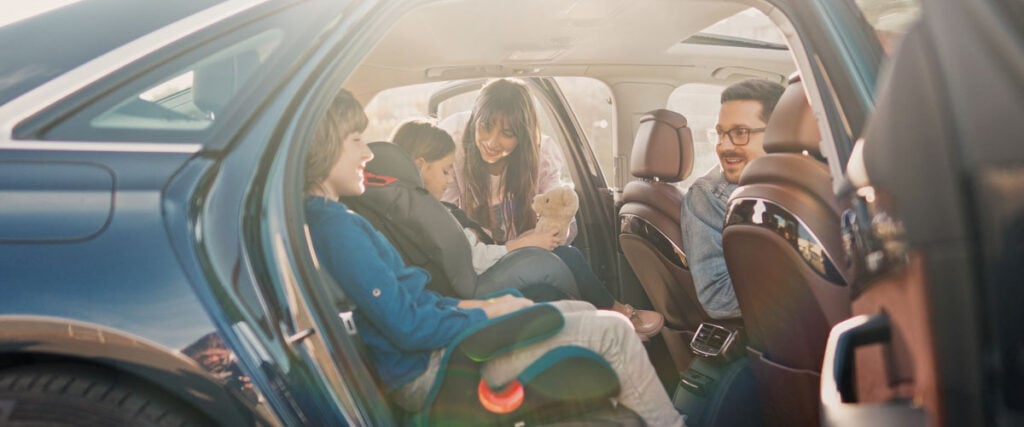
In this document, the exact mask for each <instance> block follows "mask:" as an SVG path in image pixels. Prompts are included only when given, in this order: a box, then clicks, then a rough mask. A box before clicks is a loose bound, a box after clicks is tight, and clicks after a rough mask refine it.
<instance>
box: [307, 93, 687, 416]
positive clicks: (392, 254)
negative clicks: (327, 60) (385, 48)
mask: <svg viewBox="0 0 1024 427" xmlns="http://www.w3.org/2000/svg"><path fill="white" fill-rule="evenodd" d="M366 125H367V117H366V115H365V114H364V113H363V111H362V107H361V106H360V105H359V102H358V101H356V100H355V98H354V97H353V96H352V95H351V94H350V93H349V92H347V91H342V92H341V93H339V95H338V96H337V97H336V98H335V99H334V100H333V101H332V103H331V105H330V106H329V108H328V111H327V114H326V116H325V118H324V119H323V120H321V122H320V123H319V124H318V126H317V129H316V130H315V131H314V133H313V141H312V142H311V145H310V148H309V151H308V153H307V156H306V162H305V171H304V180H303V190H304V193H305V194H306V200H305V212H306V222H307V225H308V227H309V235H310V238H311V240H312V244H313V249H314V251H315V254H316V256H317V259H318V262H319V264H320V265H321V266H322V268H324V270H325V271H327V272H328V273H329V274H330V275H331V277H332V278H333V279H334V281H335V282H337V283H338V285H339V286H341V287H342V288H343V290H344V292H345V295H347V296H348V297H349V298H350V299H351V300H352V301H353V302H354V303H355V305H356V307H357V309H356V310H355V314H354V321H355V323H356V326H357V328H358V329H359V331H360V334H361V336H362V338H363V340H364V341H365V342H366V345H367V347H368V348H369V352H370V355H371V357H372V358H373V360H374V367H375V369H376V371H377V374H378V377H379V378H380V380H381V381H382V382H383V383H384V386H385V388H386V391H387V392H388V394H389V395H391V396H392V397H393V398H394V399H395V401H396V403H398V404H399V405H400V406H402V407H403V408H404V409H406V410H409V411H414V412H415V411H419V410H420V409H422V406H423V405H424V403H425V399H426V395H427V393H428V391H429V390H430V387H431V385H432V384H433V383H434V380H435V378H436V376H437V375H438V371H439V370H440V369H441V366H440V365H441V363H440V362H441V360H442V356H443V352H444V351H445V350H444V349H445V347H446V346H447V345H448V344H449V343H450V342H451V341H452V340H453V339H454V338H455V337H456V336H458V335H459V334H460V333H462V332H463V331H464V330H466V329H467V328H468V327H470V326H472V325H474V324H476V323H479V322H482V321H484V320H486V319H489V318H494V317H498V316H501V315H503V314H506V313H511V312H513V311H516V310H519V309H522V308H524V307H527V306H529V305H531V304H533V302H532V301H530V300H528V299H525V298H519V297H514V296H510V295H506V296H503V297H500V298H495V299H492V300H486V301H483V300H458V299H454V298H446V297H442V296H440V295H438V294H436V293H434V292H432V291H429V290H425V289H424V286H425V285H426V283H427V280H428V277H427V274H426V273H425V272H424V271H423V270H421V269H419V268H416V267H409V266H407V265H405V263H404V262H403V261H402V258H401V256H399V254H398V252H397V251H396V250H395V248H394V247H393V246H392V245H391V244H390V243H388V241H387V240H385V239H384V238H383V237H382V236H381V235H380V233H378V232H377V231H376V230H375V229H374V228H373V226H372V225H370V223H369V222H367V221H366V220H365V219H364V218H362V217H361V216H359V215H358V214H356V213H354V212H352V211H350V210H348V209H347V208H346V207H345V205H344V204H343V203H341V202H339V201H338V198H339V197H340V196H354V195H359V194H361V193H362V192H363V191H364V190H365V187H364V184H363V170H364V168H365V167H366V163H367V162H369V161H370V160H371V159H372V158H373V152H372V151H370V149H369V148H368V147H367V145H366V143H365V142H363V141H362V139H361V133H362V131H363V130H364V129H365V128H366ZM553 305H554V306H555V307H557V308H558V309H559V310H560V311H561V312H562V313H563V316H564V319H565V325H564V327H563V328H562V329H561V331H559V332H558V333H556V334H555V335H553V336H551V337H549V338H547V339H544V340H541V341H538V342H536V343H532V344H529V345H526V346H524V347H521V348H519V349H516V350H513V351H510V352H508V353H505V354H503V355H501V356H498V357H496V358H495V359H492V360H491V361H489V362H487V363H486V364H485V365H484V368H483V371H482V374H483V376H484V378H485V379H486V380H487V382H488V383H490V384H505V383H507V382H508V381H510V380H511V379H513V378H514V377H515V376H516V375H517V374H518V373H520V372H521V371H522V370H523V369H525V368H526V367H527V366H529V365H530V364H531V363H532V362H533V361H535V360H537V359H538V358H539V357H541V356H543V355H544V354H545V353H547V352H548V351H550V350H551V349H553V348H555V347H559V346H563V345H575V346H580V347H584V348H588V349H590V350H592V351H594V352H595V353H597V354H599V355H601V356H602V357H603V358H604V359H605V360H606V361H607V362H608V363H609V364H610V366H611V368H612V369H613V370H614V371H615V373H616V375H617V376H618V378H619V381H620V392H619V394H618V395H617V396H616V400H617V401H618V402H619V404H621V405H623V406H625V407H627V408H629V409H631V410H632V411H634V412H635V413H636V414H637V415H639V416H640V417H641V418H642V419H643V420H644V422H645V423H646V424H647V425H652V426H681V425H683V419H682V417H681V416H680V415H679V413H678V412H677V411H676V410H675V408H674V407H673V406H672V402H671V401H670V400H669V398H668V395H667V394H666V393H665V390H664V389H663V388H662V385H661V383H660V381H659V380H658V378H657V376H656V374H655V371H654V368H653V367H652V366H651V364H650V362H649V360H648V358H647V354H646V351H645V350H644V348H643V345H642V344H641V343H640V340H639V339H638V338H637V337H636V336H635V334H634V333H633V328H632V327H631V326H630V324H629V323H628V322H627V320H626V319H625V318H624V317H622V316H620V315H618V314H615V313H611V312H608V311H598V310H596V309H595V308H594V307H593V306H592V305H591V304H589V303H586V302H583V301H559V302H555V303H553Z"/></svg>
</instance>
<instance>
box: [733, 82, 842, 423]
mask: <svg viewBox="0 0 1024 427" xmlns="http://www.w3.org/2000/svg"><path fill="white" fill-rule="evenodd" d="M819 141H820V137H819V133H818V129H817V124H816V122H815V119H814V115H813V112H812V111H811V109H810V106H809V105H808V103H807V98H806V96H805V94H804V90H803V86H802V85H801V84H800V83H799V80H796V81H793V82H791V84H790V85H789V87H788V88H787V89H786V91H785V92H784V94H783V95H782V98H781V99H780V100H779V102H778V104H777V105H776V107H775V111H774V113H773V114H772V117H771V119H770V120H769V122H768V129H767V130H766V131H765V143H764V147H765V151H766V152H768V154H767V155H765V156H762V157H760V158H757V159H755V160H753V161H751V162H750V164H749V165H748V166H747V168H746V169H745V170H744V171H743V174H742V176H741V177H740V182H739V185H740V186H739V188H737V189H736V191H735V192H733V194H732V196H731V197H730V207H734V206H738V205H739V204H740V203H741V202H742V201H743V200H759V201H762V202H760V203H762V205H761V206H767V205H769V204H771V205H775V206H776V207H778V208H780V209H781V210H782V211H784V212H787V213H788V214H789V215H791V216H792V217H793V218H795V221H797V222H799V224H796V225H794V224H788V226H789V227H794V229H795V228H796V227H799V229H801V230H803V231H804V234H801V235H799V236H796V235H791V234H790V235H787V234H786V233H780V232H778V231H777V230H773V229H771V228H770V227H765V225H764V224H763V223H762V224H756V223H753V222H756V220H755V221H753V222H752V223H745V222H742V221H735V220H733V218H730V219H727V223H726V227H725V230H724V232H723V235H722V246H723V251H724V254H725V261H726V265H727V267H728V269H729V275H730V277H731V278H732V283H733V288H734V289H735V291H736V298H737V300H738V302H739V305H740V310H742V312H743V321H744V324H745V325H746V330H747V336H748V339H749V349H750V356H751V358H752V359H753V360H752V361H751V363H752V366H753V367H754V370H753V372H754V375H755V380H756V381H757V383H758V390H759V392H760V394H761V397H762V402H761V403H762V411H763V413H764V421H765V423H766V424H767V425H787V426H793V425H796V426H800V425H807V426H812V425H818V423H819V418H818V413H819V408H818V382H817V379H818V378H820V371H821V363H822V359H823V357H824V351H825V344H826V341H827V339H828V334H829V331H830V330H831V328H832V326H833V325H834V324H835V323H837V322H839V321H841V320H843V319H846V318H847V317H849V315H850V296H849V289H848V287H847V286H846V284H845V283H833V282H831V281H829V280H828V279H826V278H825V277H823V275H822V274H821V273H820V272H818V271H816V270H815V268H814V267H813V266H812V265H813V264H814V263H813V262H811V261H808V258H811V259H814V256H817V257H819V258H818V259H819V262H821V261H820V260H821V259H824V260H826V261H831V264H832V265H833V266H834V268H836V269H838V270H839V271H838V277H840V278H845V277H847V276H846V274H845V273H846V272H845V270H844V269H845V268H846V266H847V262H846V257H845V252H844V251H843V246H842V238H841V229H840V214H841V210H840V208H839V206H838V203H837V202H836V198H835V195H834V194H833V191H832V180H831V175H830V173H829V170H828V167H827V166H826V165H825V164H823V163H822V162H820V161H819V160H818V159H817V158H816V157H814V156H816V155H819V148H818V147H819ZM804 152H806V153H807V154H808V155H805V154H802V153H804ZM755 218H756V216H755ZM782 226H783V225H779V227H782ZM787 236H788V237H787ZM811 253H813V256H812V255H811ZM840 281H842V280H840ZM787 385H788V386H787Z"/></svg>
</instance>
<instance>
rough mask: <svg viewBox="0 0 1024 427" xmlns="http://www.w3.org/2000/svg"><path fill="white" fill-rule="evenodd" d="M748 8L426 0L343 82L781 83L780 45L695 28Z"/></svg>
mask: <svg viewBox="0 0 1024 427" xmlns="http://www.w3.org/2000/svg"><path fill="white" fill-rule="evenodd" d="M750 7H751V6H750V4H747V2H743V1H742V0H741V1H740V2H708V1H704V0H679V1H675V2H665V1H659V0H607V1H602V2H589V3H587V2H579V1H577V0H517V1H515V2H508V1H501V0H473V1H465V0H452V1H444V2H436V3H430V4H427V5H425V6H422V7H419V8H416V9H415V10H412V11H411V12H409V13H407V14H406V15H404V16H402V17H401V18H400V19H399V20H398V21H397V22H396V23H395V24H394V25H393V26H391V27H390V28H389V29H388V31H387V33H386V34H385V35H384V36H383V38H382V39H381V40H380V41H379V42H378V43H377V45H376V47H375V49H374V50H373V51H372V52H371V53H370V54H369V55H368V56H367V58H366V59H365V61H363V63H362V64H361V65H360V66H359V68H358V69H357V70H356V71H355V73H354V74H353V75H352V77H351V78H350V79H349V81H348V82H346V87H348V88H349V89H351V90H353V92H354V93H356V95H357V96H358V97H360V98H362V99H369V98H370V97H372V95H373V94H374V93H376V92H377V91H380V90H382V89H386V88H389V87H396V86H403V85H408V84H414V83H424V82H429V81H446V80H456V79H466V78H477V77H500V76H512V77H529V76H533V75H543V76H580V77H592V78H596V79H598V80H602V81H604V82H606V83H612V82H615V81H616V80H621V79H627V80H628V79H631V78H633V77H634V76H646V78H648V79H663V80H664V81H667V82H672V83H678V82H681V81H686V82H715V83H719V84H721V83H724V82H729V81H732V80H738V79H740V78H744V77H764V78H769V79H774V80H778V81H780V82H781V81H784V78H785V76H786V75H788V74H789V73H791V72H792V71H793V69H794V66H793V60H792V56H791V54H790V52H789V51H788V50H787V49H785V46H784V45H777V44H776V45H773V44H766V43H763V44H758V43H749V42H754V40H749V41H748V40H742V39H738V38H732V39H729V38H722V37H711V36H710V35H706V34H703V33H701V31H702V30H704V29H705V28H707V27H709V26H711V25H713V24H715V23H717V22H719V21H721V20H723V19H725V18H728V17H730V16H733V15H736V14H738V13H741V12H743V11H744V10H746V9H748V8H750ZM496 22H500V23H501V25H495V23H496ZM695 36H696V37H695ZM780 47H781V49H780Z"/></svg>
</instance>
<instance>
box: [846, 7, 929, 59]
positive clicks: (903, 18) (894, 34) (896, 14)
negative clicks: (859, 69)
mask: <svg viewBox="0 0 1024 427" xmlns="http://www.w3.org/2000/svg"><path fill="white" fill-rule="evenodd" d="M856 3H857V7H859V8H860V10H861V12H862V13H864V18H865V19H866V20H867V21H868V23H869V24H871V26H872V27H874V29H875V34H877V35H878V40H879V42H880V43H881V44H882V49H884V50H885V52H886V54H888V55H891V54H892V52H893V50H895V49H896V46H898V45H899V42H900V40H902V39H903V35H904V34H906V33H907V31H908V30H910V26H911V25H913V23H914V22H917V20H918V18H919V17H920V16H921V0H856Z"/></svg>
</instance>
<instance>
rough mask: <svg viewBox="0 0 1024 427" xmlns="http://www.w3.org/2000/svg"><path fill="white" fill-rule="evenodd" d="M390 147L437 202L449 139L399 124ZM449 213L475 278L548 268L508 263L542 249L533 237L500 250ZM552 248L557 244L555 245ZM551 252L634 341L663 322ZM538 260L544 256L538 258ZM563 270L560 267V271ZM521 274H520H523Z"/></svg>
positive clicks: (448, 166) (562, 253) (445, 178)
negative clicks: (623, 322) (626, 324)
mask: <svg viewBox="0 0 1024 427" xmlns="http://www.w3.org/2000/svg"><path fill="white" fill-rule="evenodd" d="M391 142H393V143H395V144H396V145H398V146H399V147H402V149H403V150H405V152H406V154H408V155H409V157H410V158H412V160H413V163H415V164H416V167H417V168H418V169H419V172H420V176H421V177H422V178H423V186H424V187H425V188H426V190H427V191H428V192H429V193H430V194H432V195H434V196H435V197H438V198H440V197H441V192H442V191H443V190H444V188H445V187H446V186H447V185H449V184H450V183H451V182H452V179H453V174H452V167H453V163H454V159H455V143H454V141H453V140H452V137H451V136H449V135H448V133H447V132H445V131H444V130H442V129H441V128H439V127H437V126H435V125H434V124H432V123H430V122H428V121H423V120H410V121H407V122H405V123H403V124H401V125H400V126H399V127H398V128H397V129H395V132H394V135H392V137H391ZM442 203H443V204H444V205H445V206H446V207H448V209H449V210H450V211H451V212H452V215H453V216H454V217H455V218H456V219H458V220H459V222H460V223H461V225H462V227H463V228H464V233H465V234H466V238H467V239H468V240H469V243H470V247H471V249H472V251H473V252H472V253H473V268H474V269H475V270H476V272H477V274H479V275H481V276H480V277H482V278H483V277H492V276H497V277H500V278H502V279H503V280H504V283H513V282H515V281H510V280H509V277H516V276H519V275H531V274H534V270H536V269H538V268H545V267H542V266H549V264H547V263H543V262H540V261H541V260H540V259H537V260H536V261H534V260H533V259H526V260H525V263H523V262H518V263H517V262H514V261H512V260H511V258H514V254H516V253H517V250H518V251H524V250H536V251H540V249H537V247H536V246H541V245H543V244H544V242H543V241H541V242H538V243H537V244H534V243H533V242H534V241H535V240H537V239H536V238H537V237H540V236H539V235H536V234H533V235H527V236H523V237H521V238H518V239H514V240H511V241H509V242H507V243H505V244H504V245H502V244H498V243H496V242H495V241H494V240H493V239H491V237H490V236H489V235H488V234H487V233H486V232H485V231H484V230H483V229H482V227H480V225H479V224H477V223H476V222H475V221H473V220H472V219H471V218H469V216H468V215H466V213H465V212H463V211H462V210H461V209H459V208H458V207H457V206H455V205H453V204H451V203H447V202H442ZM554 244H557V242H555V243H554ZM544 249H547V250H551V251H552V252H553V253H554V254H555V255H556V256H557V257H558V259H560V260H561V262H558V261H556V263H558V264H559V266H558V267H562V268H568V269H569V271H571V272H572V276H573V279H575V282H576V286H577V287H578V288H579V291H580V298H581V299H582V300H584V301H587V302H589V303H591V304H594V306H595V307H597V308H600V309H606V310H614V311H617V312H619V313H622V314H623V315H625V316H626V317H628V318H629V319H630V321H631V322H632V323H633V327H634V328H635V329H636V333H637V335H639V336H640V337H641V338H643V339H645V340H646V339H648V338H650V337H651V336H653V335H656V334H657V333H658V332H659V331H660V330H661V327H662V326H664V324H665V318H664V317H663V316H662V315H661V314H659V313H657V312H654V311H650V310H636V309H634V308H633V307H632V306H631V305H629V304H623V303H621V302H619V301H617V300H616V299H615V297H614V296H612V294H611V292H609V291H608V288H607V287H606V286H605V285H604V283H603V282H602V281H601V279H599V278H598V277H597V275H596V274H594V271H593V270H592V269H591V268H590V264H588V263H587V261H586V258H584V257H583V254H582V253H580V251H579V249H576V248H574V247H572V246H557V247H554V248H553V250H552V248H544ZM544 254H549V253H548V252H544ZM562 264H564V265H562ZM524 269H525V271H524Z"/></svg>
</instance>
